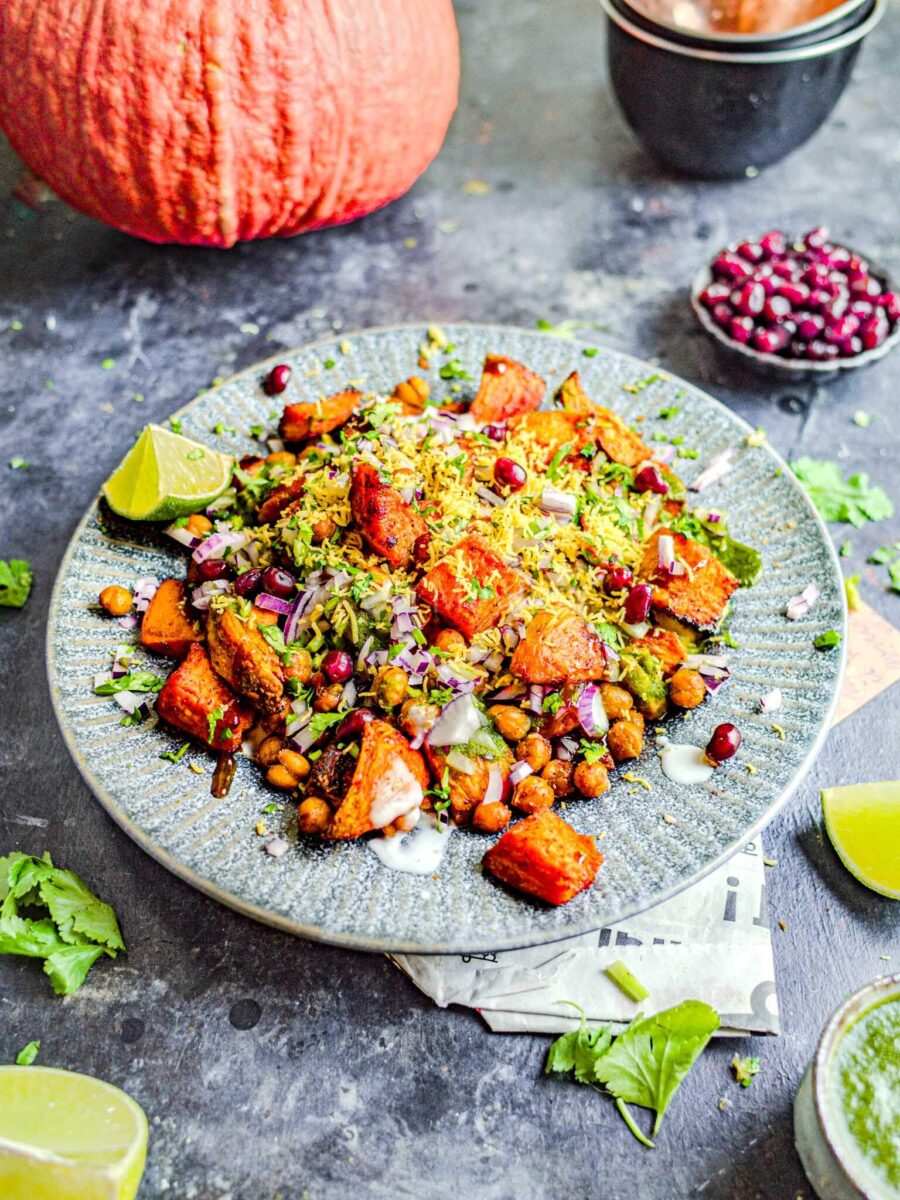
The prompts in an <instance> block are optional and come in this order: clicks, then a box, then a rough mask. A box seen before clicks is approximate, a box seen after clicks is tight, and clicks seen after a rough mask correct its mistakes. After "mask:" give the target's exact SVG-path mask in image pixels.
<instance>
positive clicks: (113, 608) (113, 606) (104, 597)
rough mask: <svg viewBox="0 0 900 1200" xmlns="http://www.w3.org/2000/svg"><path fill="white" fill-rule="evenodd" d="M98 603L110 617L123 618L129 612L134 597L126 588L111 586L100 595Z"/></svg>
mask: <svg viewBox="0 0 900 1200" xmlns="http://www.w3.org/2000/svg"><path fill="white" fill-rule="evenodd" d="M100 603H101V604H102V605H103V607H104V608H105V609H106V611H107V612H108V613H109V615H110V616H111V617H124V616H126V615H127V614H128V613H130V612H131V606H132V604H134V596H132V594H131V592H129V590H128V588H123V587H117V586H116V585H115V584H111V585H110V586H109V587H105V588H104V589H103V591H102V592H101V593H100Z"/></svg>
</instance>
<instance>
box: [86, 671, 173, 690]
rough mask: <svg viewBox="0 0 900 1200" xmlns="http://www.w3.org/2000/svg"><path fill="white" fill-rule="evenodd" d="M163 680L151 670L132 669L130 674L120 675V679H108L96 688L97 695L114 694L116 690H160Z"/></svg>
mask: <svg viewBox="0 0 900 1200" xmlns="http://www.w3.org/2000/svg"><path fill="white" fill-rule="evenodd" d="M162 685H163V681H162V680H161V679H160V678H159V676H158V675H151V673H150V672H149V671H131V672H129V674H128V675H120V676H119V678H118V679H107V681H106V683H100V684H98V685H97V686H96V687H95V688H94V693H95V695H97V696H113V695H115V693H116V692H158V691H160V690H161V688H162Z"/></svg>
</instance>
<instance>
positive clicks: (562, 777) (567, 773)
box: [541, 758, 575, 800]
mask: <svg viewBox="0 0 900 1200" xmlns="http://www.w3.org/2000/svg"><path fill="white" fill-rule="evenodd" d="M574 774H575V765H574V763H570V762H563V761H562V759H561V758H555V759H554V760H553V762H548V763H547V765H546V767H544V769H543V771H541V779H546V781H547V782H548V783H549V784H550V786H551V787H552V788H553V793H554V795H555V796H557V797H558V798H559V799H560V800H561V799H562V798H563V797H564V796H571V794H572V776H573V775H574Z"/></svg>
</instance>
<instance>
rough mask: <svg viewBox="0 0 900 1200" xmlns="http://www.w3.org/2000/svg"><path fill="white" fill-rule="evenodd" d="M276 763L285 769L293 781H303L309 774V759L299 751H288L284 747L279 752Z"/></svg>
mask: <svg viewBox="0 0 900 1200" xmlns="http://www.w3.org/2000/svg"><path fill="white" fill-rule="evenodd" d="M278 761H279V762H280V763H281V765H282V766H283V767H287V769H288V770H289V771H290V773H291V774H292V775H293V776H294V778H295V779H305V778H306V777H307V775H308V774H309V772H310V765H309V759H308V758H306V756H305V755H303V754H301V753H300V751H299V750H289V749H288V748H287V747H285V748H284V749H283V750H282V751H280V752H279V755H278Z"/></svg>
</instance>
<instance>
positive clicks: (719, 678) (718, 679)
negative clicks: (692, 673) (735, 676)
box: [700, 671, 728, 692]
mask: <svg viewBox="0 0 900 1200" xmlns="http://www.w3.org/2000/svg"><path fill="white" fill-rule="evenodd" d="M700 678H701V679H702V680H703V682H704V683H705V684H706V690H707V691H708V692H714V691H716V689H717V688H720V687H721V686H722V684H723V683H724V682H725V680H726V679H727V678H728V676H727V675H707V674H706V673H705V672H704V671H701V672H700Z"/></svg>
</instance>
